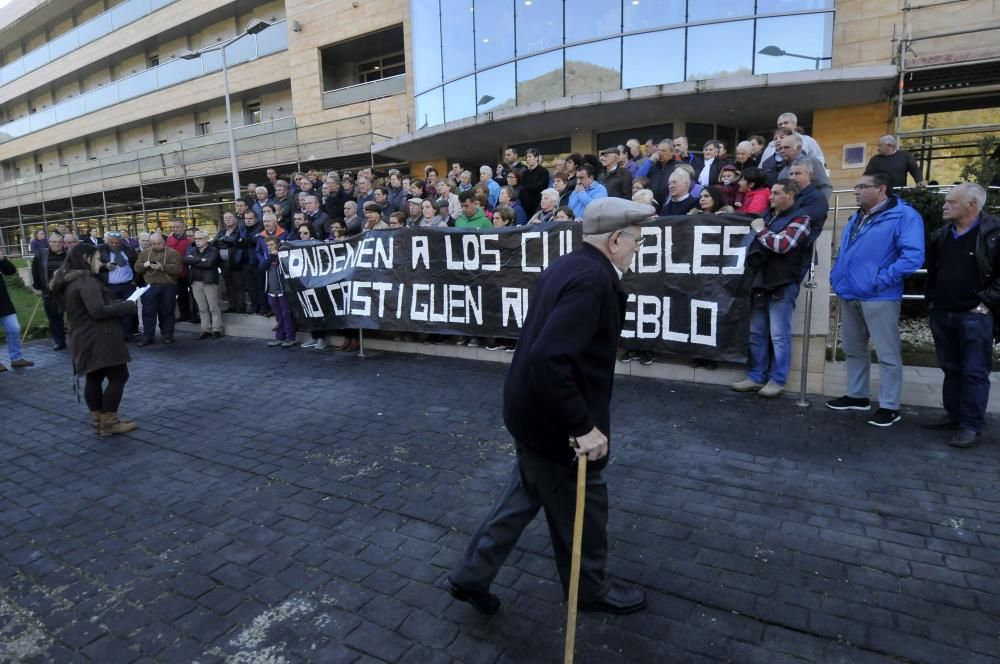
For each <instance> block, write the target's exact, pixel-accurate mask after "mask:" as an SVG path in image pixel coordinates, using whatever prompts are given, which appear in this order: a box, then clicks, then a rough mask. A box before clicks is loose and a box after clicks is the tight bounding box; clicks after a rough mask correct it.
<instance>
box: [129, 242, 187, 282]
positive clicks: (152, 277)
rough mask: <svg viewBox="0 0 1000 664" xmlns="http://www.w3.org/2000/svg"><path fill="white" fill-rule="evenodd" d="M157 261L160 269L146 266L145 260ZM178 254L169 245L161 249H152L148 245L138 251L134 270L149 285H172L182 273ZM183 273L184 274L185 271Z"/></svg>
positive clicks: (185, 273)
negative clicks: (147, 247) (146, 247)
mask: <svg viewBox="0 0 1000 664" xmlns="http://www.w3.org/2000/svg"><path fill="white" fill-rule="evenodd" d="M147 261H148V262H150V263H159V264H160V266H161V269H159V270H154V269H152V268H147V267H146V262H147ZM183 267H184V266H183V265H182V264H181V257H180V255H179V254H178V253H177V252H176V251H174V250H173V249H171V248H170V247H164V248H163V249H153V248H152V247H150V248H149V249H146V250H145V251H142V252H139V257H138V258H136V259H135V271H136V273H137V274H140V275H142V278H143V279H145V280H146V283H147V284H149V285H150V286H172V285H174V284H176V283H177V277H178V276H179V275H181V274H182V271H181V268H183ZM183 274H184V275H185V276H186V275H187V271H186V270H185V271H184V272H183Z"/></svg>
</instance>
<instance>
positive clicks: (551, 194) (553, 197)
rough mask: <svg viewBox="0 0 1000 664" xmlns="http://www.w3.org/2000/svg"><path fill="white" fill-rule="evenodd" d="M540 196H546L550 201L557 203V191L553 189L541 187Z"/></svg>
mask: <svg viewBox="0 0 1000 664" xmlns="http://www.w3.org/2000/svg"><path fill="white" fill-rule="evenodd" d="M542 198H547V199H549V200H550V201H552V203H553V204H555V205H559V192H558V191H556V190H555V189H543V190H542Z"/></svg>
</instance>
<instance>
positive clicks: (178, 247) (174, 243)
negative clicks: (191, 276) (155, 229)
mask: <svg viewBox="0 0 1000 664" xmlns="http://www.w3.org/2000/svg"><path fill="white" fill-rule="evenodd" d="M190 245H191V238H189V237H188V236H187V235H185V236H184V237H182V238H180V239H177V238H176V237H174V234H173V233H170V234H169V235H167V246H168V247H170V248H171V249H173V250H174V251H176V252H177V255H178V256H182V257H183V256H187V250H188V247H189V246H190ZM177 276H178V277H184V278H187V276H188V266H187V265H185V264H184V263H183V262H182V263H181V271H180V274H178V275H177Z"/></svg>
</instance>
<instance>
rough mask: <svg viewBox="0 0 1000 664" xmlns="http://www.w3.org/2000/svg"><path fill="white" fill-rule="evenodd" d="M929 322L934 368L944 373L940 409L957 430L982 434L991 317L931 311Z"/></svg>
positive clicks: (987, 392)
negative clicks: (934, 352)
mask: <svg viewBox="0 0 1000 664" xmlns="http://www.w3.org/2000/svg"><path fill="white" fill-rule="evenodd" d="M930 319H931V334H933V335H934V348H935V349H936V350H937V358H938V365H939V366H940V367H941V370H942V371H944V384H943V385H942V386H941V393H942V394H941V396H942V400H943V402H944V409H945V410H946V411H947V412H948V417H949V418H950V419H951V420H952V421H954V422H958V425H959V426H960V427H961V428H963V429H969V430H971V431H976V432H979V431H982V429H983V422H984V420H985V419H986V404H987V403H988V402H989V400H990V368H991V366H992V364H993V316H991V315H990V314H977V313H971V312H967V311H938V310H936V309H931V312H930Z"/></svg>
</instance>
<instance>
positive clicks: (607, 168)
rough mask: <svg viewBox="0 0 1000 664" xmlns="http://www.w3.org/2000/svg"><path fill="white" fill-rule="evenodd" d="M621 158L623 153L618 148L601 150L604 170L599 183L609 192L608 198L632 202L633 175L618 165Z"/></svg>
mask: <svg viewBox="0 0 1000 664" xmlns="http://www.w3.org/2000/svg"><path fill="white" fill-rule="evenodd" d="M619 157H621V152H620V151H619V150H618V148H607V149H605V150H601V166H602V169H601V174H600V176H599V177H598V181H599V182H600V183H601V184H603V185H604V188H605V189H607V190H608V196H610V197H612V198H624V199H626V200H632V174H631V173H629V171H628V169H627V168H624V167H622V166H619V165H618V158H619Z"/></svg>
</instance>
